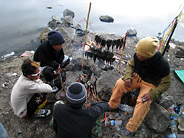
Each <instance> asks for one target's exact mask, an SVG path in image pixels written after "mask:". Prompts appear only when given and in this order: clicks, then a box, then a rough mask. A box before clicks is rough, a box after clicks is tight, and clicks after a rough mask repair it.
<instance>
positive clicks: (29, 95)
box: [11, 59, 57, 118]
mask: <svg viewBox="0 0 184 138" xmlns="http://www.w3.org/2000/svg"><path fill="white" fill-rule="evenodd" d="M21 69H22V73H23V74H22V75H21V76H20V77H19V79H18V80H17V82H16V83H15V85H14V86H13V89H12V92H11V106H12V107H13V111H14V114H15V115H17V116H19V117H21V118H30V117H36V118H37V117H46V116H48V115H49V114H50V113H51V111H50V110H48V109H41V108H42V107H43V106H44V105H45V104H46V102H47V93H51V92H56V91H57V89H52V87H51V86H50V85H48V84H45V83H43V82H42V81H41V80H40V79H39V78H40V68H39V64H38V63H36V62H34V61H31V60H29V59H26V60H25V61H24V62H23V64H22V66H21Z"/></svg>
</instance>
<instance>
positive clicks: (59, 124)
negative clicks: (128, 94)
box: [54, 102, 109, 138]
mask: <svg viewBox="0 0 184 138" xmlns="http://www.w3.org/2000/svg"><path fill="white" fill-rule="evenodd" d="M108 109H109V105H108V103H106V102H100V103H94V104H92V105H91V107H89V108H82V109H73V108H71V107H69V106H68V105H65V104H57V105H56V107H55V109H54V130H55V131H56V136H55V138H90V137H91V129H92V127H93V125H94V124H95V122H96V120H97V118H98V117H99V116H100V115H102V114H103V113H104V112H105V111H107V110H108Z"/></svg>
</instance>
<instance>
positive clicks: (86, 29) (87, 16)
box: [81, 2, 91, 70]
mask: <svg viewBox="0 0 184 138" xmlns="http://www.w3.org/2000/svg"><path fill="white" fill-rule="evenodd" d="M90 10H91V2H90V3H89V10H88V16H87V21H86V31H85V36H84V43H83V52H82V58H81V60H82V61H81V62H82V70H83V62H84V49H85V45H86V38H87V30H88V22H89V14H90Z"/></svg>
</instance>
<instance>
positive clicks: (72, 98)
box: [66, 82, 87, 104]
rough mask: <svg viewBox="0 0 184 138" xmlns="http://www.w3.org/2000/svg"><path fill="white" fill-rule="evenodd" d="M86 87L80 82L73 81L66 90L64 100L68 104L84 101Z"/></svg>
mask: <svg viewBox="0 0 184 138" xmlns="http://www.w3.org/2000/svg"><path fill="white" fill-rule="evenodd" d="M86 95H87V92H86V89H85V87H84V85H83V84H82V83H79V82H74V83H72V84H70V85H69V86H68V88H67V90H66V100H67V101H68V102H69V103H70V104H81V103H82V104H83V103H84V102H85V101H86Z"/></svg>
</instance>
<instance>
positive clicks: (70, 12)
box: [63, 9, 75, 19]
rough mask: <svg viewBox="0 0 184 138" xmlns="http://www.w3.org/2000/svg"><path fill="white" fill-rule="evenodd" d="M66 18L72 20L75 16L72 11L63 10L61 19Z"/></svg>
mask: <svg viewBox="0 0 184 138" xmlns="http://www.w3.org/2000/svg"><path fill="white" fill-rule="evenodd" d="M66 16H70V17H72V19H73V18H74V17H75V14H74V12H73V11H71V10H69V9H65V10H64V11H63V17H66Z"/></svg>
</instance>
